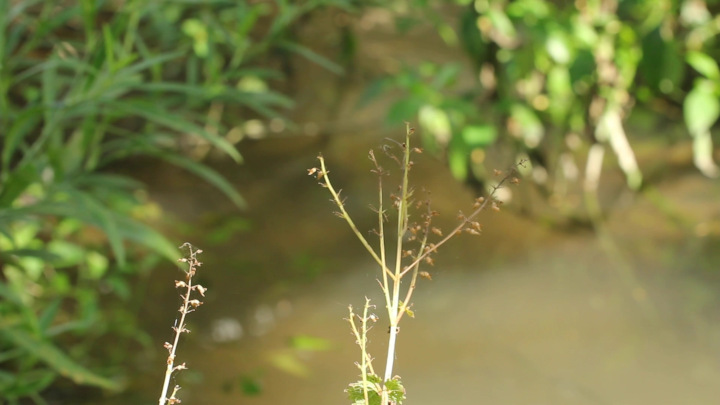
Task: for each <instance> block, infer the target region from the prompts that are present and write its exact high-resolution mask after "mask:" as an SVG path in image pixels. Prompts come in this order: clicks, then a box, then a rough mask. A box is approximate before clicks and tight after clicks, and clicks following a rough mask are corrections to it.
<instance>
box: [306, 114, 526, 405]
mask: <svg viewBox="0 0 720 405" xmlns="http://www.w3.org/2000/svg"><path fill="white" fill-rule="evenodd" d="M413 133H414V129H413V128H411V127H410V125H409V124H406V134H405V139H404V141H403V142H395V141H393V144H392V145H391V144H387V145H384V146H383V148H382V153H384V154H385V155H387V157H388V158H389V159H390V160H391V161H393V162H395V163H396V164H397V165H398V167H399V169H400V185H399V186H398V187H397V194H395V193H391V194H390V195H389V198H390V204H385V203H384V202H385V201H386V199H387V197H388V196H386V195H385V189H384V178H385V177H387V176H388V175H389V174H390V172H389V171H388V170H386V169H384V168H383V167H382V166H381V165H380V161H379V160H378V158H377V157H376V155H375V152H374V151H373V150H371V151H370V152H369V155H368V157H369V159H370V161H371V162H372V164H373V166H374V167H373V169H372V170H371V171H372V172H373V173H374V174H375V175H377V178H378V202H377V206H374V207H372V210H373V212H375V213H376V214H377V223H378V225H377V228H376V229H374V230H373V234H375V235H376V236H377V237H378V244H377V246H376V247H373V245H372V244H371V243H370V242H369V241H368V240H367V239H366V238H365V236H364V234H363V233H362V232H361V231H360V230H359V229H358V228H357V226H356V225H355V222H354V221H353V219H352V217H351V216H350V214H348V212H347V211H346V210H345V204H344V201H345V199H344V198H343V197H341V192H342V190H336V189H335V187H334V186H333V185H332V183H331V182H330V177H329V171H328V169H327V167H326V164H325V159H324V158H323V157H322V156H319V157H318V160H319V162H320V167H319V168H317V167H314V168H311V169H309V170H308V174H309V175H313V176H316V178H317V180H319V182H320V183H319V184H320V185H321V186H322V187H324V188H326V189H327V190H328V192H329V193H330V195H331V196H332V201H333V203H334V205H335V206H336V208H337V211H336V212H335V214H336V215H337V216H338V217H340V218H342V219H344V220H345V221H346V222H347V224H348V225H349V226H350V229H352V231H353V233H354V234H355V236H356V237H357V238H358V240H359V241H360V242H361V243H362V245H363V246H364V247H365V249H366V250H367V252H368V253H369V254H370V256H371V257H372V258H373V260H374V261H375V263H376V264H377V265H378V267H379V270H380V274H381V277H380V279H379V281H378V282H379V284H380V287H381V289H382V292H383V296H384V298H385V307H386V308H387V311H388V320H389V323H390V328H389V338H388V351H387V356H386V358H385V361H386V362H385V371H384V375H383V376H382V377H380V376H379V375H378V374H377V373H376V372H375V370H374V368H373V366H372V358H371V356H370V355H369V353H368V350H367V341H368V339H367V333H368V331H369V329H370V326H368V322H372V323H374V322H375V321H377V316H375V315H374V314H369V310H370V309H371V305H370V302H369V300H368V299H367V298H366V302H365V305H364V309H363V314H362V315H358V314H355V313H354V312H353V309H352V307H350V316H349V318H348V321H349V322H350V325H351V328H352V331H353V335H354V336H355V339H356V341H357V343H358V345H359V346H360V348H361V350H362V358H361V361H360V362H359V363H358V367H359V369H360V372H361V380H360V381H358V382H356V383H353V384H351V385H350V387H349V388H348V390H347V392H348V395H349V397H350V399H351V400H352V401H353V403H355V404H358V405H359V404H365V405H379V404H388V403H393V404H400V403H402V401H403V400H404V399H405V391H404V388H403V386H402V383H401V382H400V377H398V376H394V375H393V368H394V365H395V358H396V356H395V348H396V345H397V337H398V332H399V324H400V321H401V320H402V318H403V316H405V315H408V316H409V317H411V318H412V317H414V313H413V311H412V309H411V308H412V296H413V292H414V291H415V287H416V284H417V282H418V277H422V278H426V279H431V275H430V273H429V272H427V271H420V266H421V264H426V265H433V264H434V260H433V257H432V255H433V254H434V253H436V252H437V250H438V249H439V248H440V247H441V246H442V245H444V244H445V243H447V242H448V241H449V240H450V239H452V238H453V237H454V236H456V235H459V234H461V233H463V232H464V233H469V234H471V235H480V234H481V231H482V226H481V224H480V223H479V222H478V221H477V216H478V215H479V214H480V212H482V211H483V210H484V209H485V208H486V207H488V205H489V206H490V207H492V209H493V210H494V211H499V210H500V205H501V202H500V201H497V200H495V194H496V192H497V190H498V189H500V188H501V187H503V186H504V185H505V183H506V182H511V183H514V184H516V183H518V182H519V179H518V178H517V177H515V174H516V172H515V167H513V168H512V169H511V170H509V171H508V172H507V173H505V174H503V173H502V172H500V171H496V172H497V174H498V175H502V176H503V177H502V179H501V180H500V181H499V182H498V183H497V185H495V186H494V187H493V188H492V191H491V192H490V194H489V196H488V198H485V197H479V198H477V199H476V200H475V203H474V204H473V207H472V211H471V213H470V214H468V215H466V214H464V213H462V212H460V213H459V214H458V220H459V223H458V225H457V226H456V227H455V228H454V229H452V230H451V231H450V232H449V233H447V234H445V233H443V231H442V230H441V229H440V228H438V227H436V226H433V224H432V220H433V217H435V216H437V215H439V213H438V212H437V211H434V210H433V209H432V208H431V204H430V200H429V197H428V198H426V199H424V200H423V199H421V198H419V197H417V196H416V195H415V191H416V190H415V189H414V188H413V187H412V186H411V185H410V170H411V169H412V167H413V164H414V162H413V161H412V160H411V157H412V156H413V154H418V153H421V152H422V150H421V149H419V148H416V147H412V146H411V136H412V135H413ZM524 163H525V162H524V161H520V162H519V165H523V164H524ZM390 210H393V211H394V212H395V214H396V218H395V220H396V222H395V229H394V232H393V231H390V236H388V235H387V234H386V226H385V224H386V223H387V222H388V221H389V220H390V215H389V213H390ZM415 213H418V219H419V220H415V218H416V216H415V215H414V214H415ZM393 239H394V246H388V244H389V242H390V241H392V240H393ZM403 280H404V281H406V282H409V284H408V285H405V286H403V285H402V281H403ZM358 321H359V323H360V327H358V326H357V322H358Z"/></svg>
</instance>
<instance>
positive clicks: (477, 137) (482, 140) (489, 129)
mask: <svg viewBox="0 0 720 405" xmlns="http://www.w3.org/2000/svg"><path fill="white" fill-rule="evenodd" d="M461 136H462V139H463V141H464V142H465V144H466V145H467V146H468V147H469V148H471V149H475V148H487V147H488V146H490V145H492V144H493V142H495V140H496V139H497V130H495V127H493V126H491V125H468V126H466V127H464V128H463V129H462V132H461Z"/></svg>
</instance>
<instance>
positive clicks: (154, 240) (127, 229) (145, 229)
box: [116, 215, 179, 262]
mask: <svg viewBox="0 0 720 405" xmlns="http://www.w3.org/2000/svg"><path fill="white" fill-rule="evenodd" d="M116 220H117V225H118V232H120V234H121V235H123V237H125V238H127V239H129V240H131V241H134V242H136V243H139V244H140V245H142V246H145V247H147V248H150V249H152V250H154V251H155V252H156V253H158V254H160V255H162V256H163V257H165V258H166V259H168V260H170V261H171V262H177V259H178V258H179V257H178V253H177V248H176V247H175V245H174V244H172V243H170V241H168V240H167V239H166V238H165V237H164V236H163V235H162V234H160V233H158V232H157V231H155V230H154V229H152V228H150V227H149V226H147V225H145V224H142V223H140V222H137V221H134V220H133V219H131V218H129V217H125V216H120V215H118V217H117V218H116Z"/></svg>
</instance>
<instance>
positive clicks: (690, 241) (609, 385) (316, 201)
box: [116, 137, 720, 405]
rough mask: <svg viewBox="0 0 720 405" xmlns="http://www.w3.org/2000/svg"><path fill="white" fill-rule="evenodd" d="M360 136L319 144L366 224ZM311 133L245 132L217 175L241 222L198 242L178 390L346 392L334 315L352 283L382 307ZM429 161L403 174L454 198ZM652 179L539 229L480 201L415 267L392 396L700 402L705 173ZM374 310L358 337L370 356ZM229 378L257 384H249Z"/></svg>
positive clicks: (713, 248)
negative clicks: (644, 190) (243, 227)
mask: <svg viewBox="0 0 720 405" xmlns="http://www.w3.org/2000/svg"><path fill="white" fill-rule="evenodd" d="M298 142H300V141H298ZM373 142H377V141H376V140H371V139H364V138H352V137H350V138H337V139H334V140H332V141H331V142H330V144H327V145H323V146H321V147H322V148H323V150H324V151H325V152H324V153H325V154H326V155H327V156H328V159H329V160H330V161H331V163H332V164H333V169H332V171H333V175H334V176H335V181H337V182H341V181H342V182H345V183H346V184H348V186H347V187H345V188H346V192H347V193H348V195H350V196H352V197H351V199H352V202H349V203H348V204H349V207H350V208H351V209H353V210H354V211H355V212H359V213H361V214H360V221H359V222H360V224H361V225H371V224H372V213H369V214H367V215H366V216H363V215H365V214H362V213H363V212H365V210H366V208H365V205H366V204H367V203H369V202H370V198H372V197H370V196H372V195H373V193H372V189H373V187H374V186H373V181H372V178H370V179H369V180H367V181H366V179H365V174H364V170H359V169H358V168H356V167H352V165H351V164H350V163H349V162H359V163H358V164H365V159H364V158H362V159H358V156H360V157H362V156H363V155H364V154H365V153H366V152H362V150H363V148H365V147H366V146H367V145H368V144H372V143H373ZM315 146H316V145H313V144H310V145H309V146H308V145H297V146H296V147H295V148H290V149H291V150H292V151H293V153H292V155H290V156H289V155H288V154H286V153H284V152H281V151H280V150H279V149H276V148H273V147H272V144H271V143H270V144H269V145H268V144H266V145H264V146H263V145H260V144H258V145H255V147H258V148H267V149H264V150H255V151H253V153H249V154H247V155H248V156H255V158H254V159H257V160H253V159H251V160H250V161H249V162H247V164H246V165H245V166H243V167H242V168H241V169H240V170H238V171H237V172H235V174H231V175H230V176H231V178H232V177H233V176H236V180H237V181H245V183H244V184H243V185H242V186H240V187H241V189H243V190H245V196H246V198H248V200H249V202H250V207H251V208H250V210H249V211H248V212H247V213H245V214H242V215H241V216H242V217H243V218H246V219H248V220H250V222H251V226H250V229H249V230H247V231H243V232H239V233H238V234H236V235H235V236H233V237H232V238H230V239H229V240H227V241H225V242H221V243H214V244H212V243H210V245H209V246H201V247H203V248H204V249H205V252H206V253H204V255H205V257H204V258H203V259H204V262H205V266H204V267H203V268H202V269H201V272H203V273H202V275H201V277H202V282H203V284H206V285H207V286H208V287H210V295H209V297H208V299H207V300H206V305H204V306H203V307H201V308H200V309H199V310H198V311H197V312H196V313H193V314H191V316H192V318H191V329H192V330H193V332H192V333H191V334H190V335H188V336H187V339H186V340H184V341H183V342H181V347H180V354H179V357H178V358H179V360H180V361H186V362H187V363H188V366H189V367H190V370H188V371H184V372H183V373H182V374H181V375H180V376H179V377H178V378H177V380H176V382H177V383H179V384H181V385H182V386H183V390H182V391H181V398H182V399H183V401H184V403H202V404H209V405H213V404H226V403H249V404H284V403H300V404H305V403H313V404H326V403H327V404H330V403H333V404H337V403H347V402H348V400H347V399H346V397H345V394H344V393H343V390H344V388H345V387H346V385H347V384H348V383H349V382H352V381H353V380H354V379H356V378H357V375H358V370H357V369H356V368H355V366H354V362H355V361H357V360H358V359H359V349H358V348H357V346H356V345H355V344H354V342H353V338H352V336H351V335H350V331H349V327H348V325H347V323H346V322H345V321H344V320H343V319H344V318H346V317H347V306H348V305H349V304H352V305H354V306H355V307H360V306H361V305H362V303H363V297H364V296H366V295H368V296H370V297H371V298H373V300H374V303H375V304H376V305H377V306H378V307H377V308H376V310H375V312H376V313H377V314H378V315H379V316H381V317H383V308H382V301H381V299H380V297H379V289H378V287H377V282H376V281H375V279H376V277H377V275H376V273H375V269H374V268H373V267H372V262H371V261H370V260H368V258H366V257H365V256H364V255H363V252H362V249H361V248H360V247H359V244H358V243H357V242H356V241H355V240H353V237H352V235H351V233H350V231H349V230H348V229H347V227H346V226H345V225H344V223H343V222H342V221H340V220H338V219H337V218H335V217H333V216H332V214H331V213H330V203H329V202H328V201H327V196H326V195H325V190H323V189H321V188H319V187H316V186H315V184H314V182H313V181H312V180H311V179H309V178H308V177H307V176H306V172H305V170H304V169H305V168H306V167H311V166H312V165H313V162H312V156H313V155H314V154H310V153H296V152H297V151H308V150H311V149H312V148H313V147H315ZM261 152H262V153H261ZM361 154H362V155H361ZM351 158H352V159H351ZM338 162H343V163H345V162H348V164H342V165H340V164H338ZM260 167H266V168H268V169H267V172H263V171H261V170H259V168H260ZM441 167H442V164H441V163H439V162H436V161H434V160H433V159H431V158H429V157H428V158H425V159H424V160H423V161H422V164H420V163H419V164H418V170H417V173H416V174H417V175H418V176H419V178H421V179H422V181H423V182H424V183H425V184H428V186H429V188H430V189H432V190H433V202H434V204H435V206H436V207H437V208H438V209H439V210H440V211H441V212H442V213H454V212H456V210H457V208H458V207H460V208H462V207H463V206H464V205H469V204H470V202H471V201H472V195H471V194H470V193H469V192H468V191H467V190H465V189H464V188H463V187H462V186H460V185H459V184H457V183H455V182H453V181H452V180H451V179H450V178H449V177H448V175H447V174H446V173H445V172H444V171H442V170H441V169H440V168H441ZM153 172H154V173H156V175H158V176H159V178H170V177H171V176H168V173H163V172H162V171H153ZM248 173H252V174H253V175H252V176H249V175H248ZM358 173H359V174H358ZM429 173H434V174H435V175H433V176H430V175H429ZM251 178H252V180H250V179H251ZM269 178H272V181H269V180H268V179H269ZM156 184H157V182H156ZM655 187H656V190H657V193H656V194H652V195H660V196H663V198H664V200H663V201H664V205H661V204H658V203H654V202H652V201H657V197H652V198H650V197H648V195H650V194H643V195H638V196H635V197H631V196H630V195H629V194H628V195H623V193H622V192H617V193H616V197H615V198H614V201H615V207H614V209H613V210H612V211H611V213H612V216H611V217H610V219H609V221H608V223H607V226H606V228H605V231H604V233H602V235H605V236H602V237H601V236H598V235H596V234H595V233H592V232H590V231H588V230H582V229H575V230H574V231H567V230H566V231H558V230H553V229H552V228H550V227H548V226H546V225H543V224H542V222H541V221H539V220H538V219H537V218H527V217H521V216H519V215H518V214H517V213H515V212H514V210H513V205H512V204H510V205H509V206H508V209H507V210H505V211H502V212H500V213H493V212H487V213H485V214H484V217H483V218H482V220H481V221H482V222H483V225H484V234H483V235H482V236H481V237H479V238H478V237H470V236H467V237H466V236H463V237H461V238H459V239H457V240H455V241H453V242H451V244H450V245H448V246H447V247H446V248H445V249H443V250H442V251H441V252H440V254H439V255H438V257H437V259H436V263H437V265H436V266H435V267H433V268H431V269H430V270H431V271H432V274H433V280H432V281H426V280H423V281H421V283H420V285H419V287H418V290H417V293H416V295H415V297H414V306H413V310H414V312H415V314H416V317H415V319H410V318H407V317H406V318H405V319H404V320H403V324H402V326H401V333H400V335H399V348H398V351H397V362H396V364H397V368H396V374H398V375H400V376H402V378H403V381H404V383H405V387H406V389H407V395H408V402H407V403H413V404H435V403H440V402H448V401H451V402H454V403H487V404H495V403H503V404H646V403H663V404H685V403H692V404H714V403H716V401H717V398H719V397H720V387H718V386H717V384H716V383H715V382H716V381H718V380H719V379H720V365H719V364H718V362H717V359H718V358H719V356H720V326H719V325H718V323H717V321H716V320H717V319H718V315H719V314H720V299H719V297H720V283H719V282H718V281H719V280H720V277H718V257H719V255H718V254H717V249H718V247H719V246H718V240H719V237H718V235H719V234H720V233H719V232H718V229H717V228H718V224H719V222H718V219H720V207H718V205H717V203H716V202H717V201H718V198H719V197H720V187H718V184H717V183H716V182H712V181H709V180H707V179H704V178H702V177H701V176H700V175H697V174H695V173H692V172H691V173H689V174H681V175H678V176H675V177H673V178H670V179H668V180H667V181H664V182H660V183H658V184H657V185H656V186H655ZM183 190H186V191H185V193H186V195H183V196H182V198H180V197H179V196H178V193H180V194H182V193H183ZM152 192H153V193H155V198H157V199H158V201H160V202H161V203H164V204H166V206H170V207H174V212H175V214H176V215H182V212H183V209H184V208H183V207H180V206H177V205H175V206H173V204H172V203H171V202H172V201H178V200H182V201H184V203H185V204H188V206H189V207H194V208H193V209H192V212H193V215H194V216H193V219H194V220H195V221H196V222H197V223H203V221H209V222H213V221H215V220H216V219H215V218H216V217H217V218H231V217H233V216H237V215H238V214H237V213H235V212H236V211H234V210H233V209H232V208H231V207H229V205H227V204H226V203H225V202H223V200H222V199H220V198H217V197H216V196H214V195H213V194H212V192H211V191H207V192H203V193H199V194H198V193H195V194H194V195H195V197H193V194H192V193H187V189H186V185H185V184H184V183H182V182H180V183H177V182H175V183H173V182H169V183H168V182H166V183H165V184H164V185H159V186H158V188H155V189H153V190H152ZM216 198H217V199H216ZM668 207H670V208H672V207H675V208H677V211H672V210H671V209H670V208H668ZM668 210H670V211H668ZM668 213H674V214H673V215H668ZM451 216H453V215H452V214H451ZM452 221H453V220H452V218H450V219H449V220H448V221H447V222H448V223H452ZM197 243H200V242H197ZM172 277H175V275H174V274H169V273H168V272H162V271H160V272H158V273H156V274H155V275H153V278H154V279H155V281H154V282H155V283H156V284H155V285H154V286H153V287H152V289H154V290H155V291H157V294H158V296H160V297H163V298H161V299H156V302H157V303H158V306H159V307H160V309H159V311H158V312H159V313H158V314H148V319H147V322H148V324H149V326H151V327H152V330H154V332H153V334H154V335H155V338H156V340H157V341H158V342H160V341H164V340H163V339H165V340H166V339H167V338H168V334H169V333H168V331H167V329H168V328H166V327H165V326H164V325H165V323H168V322H165V321H164V320H167V319H172V316H173V315H172V311H173V310H174V308H175V305H176V304H175V302H174V300H176V298H174V297H173V296H172V295H171V294H173V292H172V291H170V292H169V294H168V293H167V291H168V290H169V285H166V284H167V283H169V282H171V281H169V279H171V278H172ZM161 279H167V280H163V281H161ZM166 287H168V288H166ZM163 291H165V292H163ZM165 302H167V305H165V304H164V303H165ZM163 319H164V320H163ZM382 319H383V318H381V321H379V322H378V324H377V327H376V329H375V330H373V331H372V335H371V340H372V341H371V347H370V351H371V353H373V355H374V356H375V358H376V361H375V367H376V368H377V370H378V372H381V371H382V369H383V365H384V364H383V363H384V352H385V347H384V346H383V345H384V344H386V343H385V342H384V341H385V339H386V336H387V333H386V331H385V329H386V323H385V324H383V320H382ZM384 319H386V317H385V318H384ZM184 338H185V336H184ZM293 338H295V339H303V338H306V339H309V341H310V343H309V346H312V347H311V348H312V349H314V350H300V349H298V345H299V346H302V344H298V343H297V340H296V341H295V342H296V344H295V345H293V344H292V343H291V342H292V341H293ZM315 338H317V339H321V340H317V339H315ZM325 346H327V347H325ZM161 357H162V354H159V355H158V357H156V358H146V359H145V365H144V366H143V370H144V371H139V372H142V373H143V374H142V375H143V377H142V378H141V379H140V381H138V382H136V389H135V390H133V392H132V394H131V395H132V400H133V402H134V403H153V402H154V401H155V400H153V399H152V398H154V397H155V396H157V395H156V394H155V391H158V387H159V384H155V380H157V382H159V381H160V379H161V374H162V358H161ZM153 364H155V365H156V367H154V368H153V366H152V365H153ZM243 384H245V390H250V391H252V390H254V389H259V390H260V391H261V392H260V393H259V394H258V395H254V396H248V395H247V392H243ZM255 384H257V386H256V385H255ZM123 398H124V399H125V400H127V398H128V397H127V396H124V397H121V398H116V399H117V400H122V399H123Z"/></svg>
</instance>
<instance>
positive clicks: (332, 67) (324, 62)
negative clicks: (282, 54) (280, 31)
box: [278, 41, 345, 75]
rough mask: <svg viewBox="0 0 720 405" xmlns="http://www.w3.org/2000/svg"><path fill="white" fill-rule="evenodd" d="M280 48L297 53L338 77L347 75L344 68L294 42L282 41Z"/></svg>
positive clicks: (279, 44)
mask: <svg viewBox="0 0 720 405" xmlns="http://www.w3.org/2000/svg"><path fill="white" fill-rule="evenodd" d="M278 46H280V47H281V48H283V49H285V50H288V51H291V52H295V53H297V54H298V55H300V56H302V57H304V58H305V59H307V60H309V61H310V62H313V63H315V64H317V65H319V66H322V67H324V68H325V69H327V70H329V71H331V72H333V73H335V74H336V75H342V74H343V73H345V70H344V69H343V68H342V66H340V65H338V64H337V63H335V62H333V61H331V60H330V59H328V58H326V57H324V56H322V55H320V54H318V53H317V52H315V51H313V50H312V49H310V48H307V47H304V46H302V45H300V44H297V43H294V42H288V41H281V42H279V43H278Z"/></svg>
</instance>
